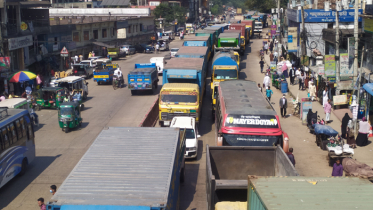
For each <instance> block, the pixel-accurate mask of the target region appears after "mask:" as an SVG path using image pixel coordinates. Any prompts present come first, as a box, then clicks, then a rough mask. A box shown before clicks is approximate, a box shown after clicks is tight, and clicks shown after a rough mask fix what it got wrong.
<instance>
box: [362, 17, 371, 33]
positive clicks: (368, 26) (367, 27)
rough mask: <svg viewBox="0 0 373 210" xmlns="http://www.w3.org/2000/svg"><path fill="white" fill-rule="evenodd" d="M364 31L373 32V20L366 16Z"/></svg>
mask: <svg viewBox="0 0 373 210" xmlns="http://www.w3.org/2000/svg"><path fill="white" fill-rule="evenodd" d="M363 22H364V31H365V32H368V33H373V20H372V19H368V18H364V21H363Z"/></svg>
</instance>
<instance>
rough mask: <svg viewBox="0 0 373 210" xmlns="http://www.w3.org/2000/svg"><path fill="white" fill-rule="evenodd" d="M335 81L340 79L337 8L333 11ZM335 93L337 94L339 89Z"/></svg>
mask: <svg viewBox="0 0 373 210" xmlns="http://www.w3.org/2000/svg"><path fill="white" fill-rule="evenodd" d="M335 58H336V59H335V68H336V71H335V74H336V75H335V81H336V82H337V84H338V83H339V82H340V81H341V78H340V65H339V64H340V58H339V12H338V8H336V11H335ZM336 95H339V91H338V93H337V94H336Z"/></svg>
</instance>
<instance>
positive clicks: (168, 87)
mask: <svg viewBox="0 0 373 210" xmlns="http://www.w3.org/2000/svg"><path fill="white" fill-rule="evenodd" d="M201 104H202V98H200V93H199V86H198V84H191V83H166V84H163V87H162V89H161V92H160V93H159V125H160V126H169V125H170V122H171V121H172V118H174V117H178V116H187V117H194V118H196V123H197V125H198V123H199V119H200V115H201V109H202V106H201Z"/></svg>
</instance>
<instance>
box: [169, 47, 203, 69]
mask: <svg viewBox="0 0 373 210" xmlns="http://www.w3.org/2000/svg"><path fill="white" fill-rule="evenodd" d="M178 52H179V51H178ZM203 63H204V59H203V58H172V59H170V60H169V61H167V64H166V65H165V66H164V67H163V69H192V70H202V68H203Z"/></svg>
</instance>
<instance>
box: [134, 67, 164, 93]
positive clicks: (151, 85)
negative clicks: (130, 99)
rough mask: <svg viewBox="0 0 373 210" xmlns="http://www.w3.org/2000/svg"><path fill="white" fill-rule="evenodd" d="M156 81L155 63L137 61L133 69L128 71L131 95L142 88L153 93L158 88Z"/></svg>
mask: <svg viewBox="0 0 373 210" xmlns="http://www.w3.org/2000/svg"><path fill="white" fill-rule="evenodd" d="M158 81H159V79H158V70H157V67H156V65H155V63H137V64H135V69H134V70H132V71H130V72H129V73H128V89H130V90H131V94H132V95H135V94H136V93H137V92H139V91H144V90H151V92H152V93H154V92H155V91H156V90H157V88H158Z"/></svg>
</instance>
